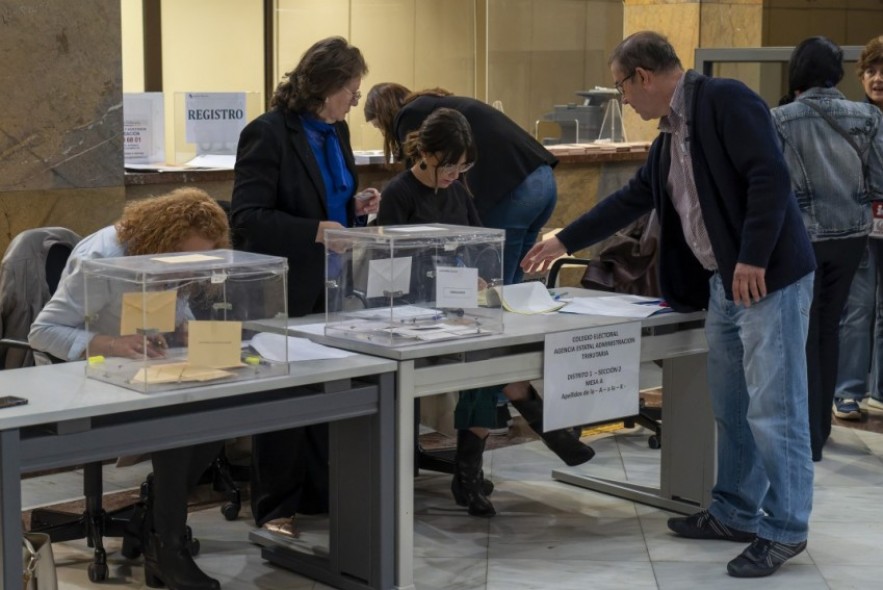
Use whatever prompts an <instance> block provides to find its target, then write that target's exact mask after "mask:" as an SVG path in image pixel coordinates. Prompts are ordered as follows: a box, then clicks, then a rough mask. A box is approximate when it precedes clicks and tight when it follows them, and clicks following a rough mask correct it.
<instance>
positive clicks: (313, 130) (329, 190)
mask: <svg viewBox="0 0 883 590" xmlns="http://www.w3.org/2000/svg"><path fill="white" fill-rule="evenodd" d="M300 120H301V123H302V124H303V126H304V130H305V131H306V133H307V141H308V142H309V144H310V147H311V148H312V150H313V155H315V156H316V161H317V162H318V163H319V170H320V171H321V172H322V180H323V181H324V183H325V199H326V202H325V205H326V206H327V208H328V219H329V220H331V221H337V222H338V223H340V224H341V225H343V226H347V225H349V223H348V221H349V219H348V215H347V202H348V201H349V199H350V197H351V196H352V193H353V189H354V188H355V182H354V181H353V175H352V174H351V173H350V171H349V169H348V168H347V167H346V162H345V161H344V159H343V150H342V149H341V146H340V139H339V138H338V137H337V129H336V128H335V127H334V125H332V124H330V123H325V122H324V121H320V120H319V119H316V118H315V117H311V116H309V115H301V117H300Z"/></svg>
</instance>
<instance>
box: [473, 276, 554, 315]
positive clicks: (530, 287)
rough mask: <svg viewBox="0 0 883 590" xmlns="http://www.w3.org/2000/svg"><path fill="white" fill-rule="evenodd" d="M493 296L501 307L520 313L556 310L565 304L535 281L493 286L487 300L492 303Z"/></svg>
mask: <svg viewBox="0 0 883 590" xmlns="http://www.w3.org/2000/svg"><path fill="white" fill-rule="evenodd" d="M495 296H496V297H498V298H499V299H500V301H501V303H502V305H503V309H505V310H506V311H511V312H515V313H521V314H535V313H547V312H550V311H557V310H559V309H561V308H562V307H563V306H564V305H565V303H564V302H563V301H558V300H556V299H555V298H553V297H552V296H551V295H549V291H548V290H547V289H546V286H545V285H543V284H542V283H539V282H537V281H528V282H527V283H516V284H514V285H505V286H504V287H494V289H493V290H491V292H490V293H488V302H489V303H491V304H493V303H494V301H493V299H494V297H495Z"/></svg>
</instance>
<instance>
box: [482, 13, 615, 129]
mask: <svg viewBox="0 0 883 590" xmlns="http://www.w3.org/2000/svg"><path fill="white" fill-rule="evenodd" d="M487 21H488V31H487V47H488V55H487V60H488V67H487V72H488V81H487V100H488V102H495V101H499V102H500V103H502V107H503V110H504V111H505V113H506V114H507V115H508V116H509V117H510V118H512V119H513V120H514V121H515V122H517V123H518V124H519V125H521V126H522V127H523V128H524V129H526V130H528V131H529V132H530V133H531V134H534V133H536V134H537V136H542V137H544V138H546V139H548V140H549V141H547V143H552V142H554V141H556V138H554V137H551V135H555V134H558V135H559V137H558V138H557V141H563V142H574V141H594V140H596V139H598V135H599V133H600V129H601V125H602V121H603V118H604V112H605V108H604V104H603V103H604V102H605V101H606V100H607V99H609V96H607V95H604V93H603V91H602V92H599V93H596V95H595V96H588V93H589V92H590V91H594V90H595V87H596V86H602V87H610V86H612V85H613V82H612V80H611V78H610V69H609V68H608V67H607V58H608V56H609V55H610V53H611V51H612V50H613V48H614V47H616V45H617V44H618V43H619V42H620V41H622V30H623V3H622V0H488V18H487ZM611 90H612V88H611ZM614 96H615V94H614ZM548 122H552V124H551V125H547V124H546V123H548Z"/></svg>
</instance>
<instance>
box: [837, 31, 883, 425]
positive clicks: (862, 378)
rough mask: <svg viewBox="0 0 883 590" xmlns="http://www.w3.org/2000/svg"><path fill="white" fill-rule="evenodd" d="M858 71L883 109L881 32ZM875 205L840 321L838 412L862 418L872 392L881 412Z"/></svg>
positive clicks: (880, 264) (881, 239) (881, 247)
mask: <svg viewBox="0 0 883 590" xmlns="http://www.w3.org/2000/svg"><path fill="white" fill-rule="evenodd" d="M856 74H858V79H859V81H860V82H861V84H862V88H863V89H864V91H865V102H867V103H869V104H872V105H874V106H876V107H877V108H878V109H881V110H883V35H879V36H877V37H874V38H873V39H871V40H870V41H868V43H867V45H865V48H864V49H863V50H862V53H861V56H859V59H858V63H857V64H856ZM871 207H872V210H873V211H876V213H875V214H874V226H873V228H872V229H871V234H870V235H869V236H868V238H869V239H868V247H867V248H866V249H865V253H864V255H863V256H862V261H861V262H860V263H859V265H858V270H857V271H856V272H855V277H854V278H853V279H852V287H850V289H849V298H848V299H847V300H846V309H845V310H844V311H843V318H842V319H841V320H840V346H841V347H843V349H844V350H849V354H844V355H841V356H840V364H839V366H838V370H837V386H836V388H835V389H834V416H836V417H837V418H840V419H843V420H859V419H861V417H862V413H861V408H860V406H859V404H860V403H861V401H862V399H863V398H864V397H865V396H866V395H868V392H870V397H868V410H869V411H878V412H879V411H883V280H881V278H880V277H883V201H877V202H873V203H871ZM868 326H874V338H873V339H869V338H868ZM869 369H870V372H871V378H870V380H869V379H868V370H869Z"/></svg>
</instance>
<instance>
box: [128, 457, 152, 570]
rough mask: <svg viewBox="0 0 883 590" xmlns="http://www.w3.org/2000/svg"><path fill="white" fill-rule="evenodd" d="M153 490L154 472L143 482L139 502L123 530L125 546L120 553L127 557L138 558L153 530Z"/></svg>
mask: <svg viewBox="0 0 883 590" xmlns="http://www.w3.org/2000/svg"><path fill="white" fill-rule="evenodd" d="M152 490H153V474H152V473H151V474H149V475H148V476H147V479H146V480H144V482H143V483H142V484H141V490H140V492H139V498H138V503H137V504H135V508H134V510H133V511H132V516H130V517H129V522H127V523H126V530H125V531H124V532H123V546H122V548H121V549H120V553H122V554H123V557H125V558H127V559H138V558H139V557H140V556H141V553H143V552H144V546H145V545H146V544H147V535H149V534H150V531H152V530H153V507H152V505H151V500H152Z"/></svg>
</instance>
